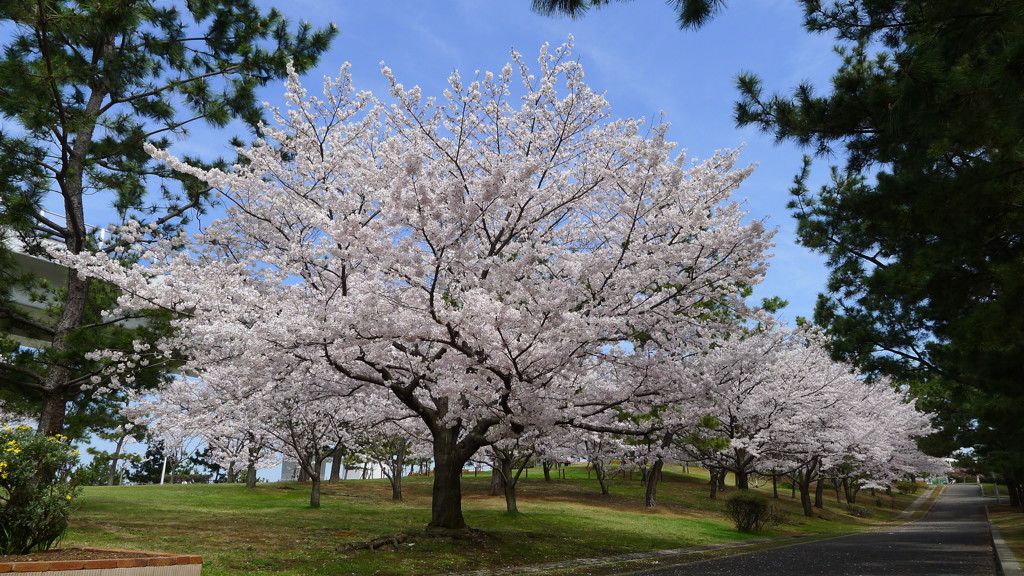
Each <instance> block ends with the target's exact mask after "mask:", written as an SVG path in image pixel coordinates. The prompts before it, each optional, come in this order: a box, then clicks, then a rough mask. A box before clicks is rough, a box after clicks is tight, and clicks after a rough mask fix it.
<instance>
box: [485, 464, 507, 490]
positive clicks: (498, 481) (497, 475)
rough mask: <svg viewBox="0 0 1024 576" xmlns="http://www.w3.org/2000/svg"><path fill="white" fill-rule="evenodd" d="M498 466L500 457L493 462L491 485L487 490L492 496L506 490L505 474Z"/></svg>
mask: <svg viewBox="0 0 1024 576" xmlns="http://www.w3.org/2000/svg"><path fill="white" fill-rule="evenodd" d="M498 466H499V463H498V459H497V458H495V459H494V460H493V461H492V462H491V485H490V489H489V490H488V492H487V493H488V494H489V495H491V496H497V495H498V494H502V493H503V492H504V491H505V476H504V475H502V473H501V470H500V469H499V468H498Z"/></svg>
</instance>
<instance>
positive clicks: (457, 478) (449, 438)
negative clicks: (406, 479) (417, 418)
mask: <svg viewBox="0 0 1024 576" xmlns="http://www.w3.org/2000/svg"><path fill="white" fill-rule="evenodd" d="M433 437H434V438H433V440H434V486H433V491H432V500H431V504H430V523H429V524H428V525H427V530H437V529H440V530H460V531H461V530H465V529H466V520H465V518H464V517H463V516H462V467H463V466H465V464H466V462H468V461H469V457H468V456H467V457H465V458H463V457H462V456H461V455H460V454H459V447H458V445H457V443H458V430H456V429H452V428H443V429H442V428H436V429H434V430H433Z"/></svg>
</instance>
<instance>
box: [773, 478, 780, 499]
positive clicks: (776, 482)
mask: <svg viewBox="0 0 1024 576" xmlns="http://www.w3.org/2000/svg"><path fill="white" fill-rule="evenodd" d="M772 497H774V498H775V499H776V500H778V499H779V477H778V475H777V474H774V473H772Z"/></svg>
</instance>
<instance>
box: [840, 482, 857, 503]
mask: <svg viewBox="0 0 1024 576" xmlns="http://www.w3.org/2000/svg"><path fill="white" fill-rule="evenodd" d="M843 492H844V493H845V495H846V503H847V504H856V503H857V486H856V482H853V481H851V480H850V479H849V478H843Z"/></svg>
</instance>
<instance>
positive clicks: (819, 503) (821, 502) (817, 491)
mask: <svg viewBox="0 0 1024 576" xmlns="http://www.w3.org/2000/svg"><path fill="white" fill-rule="evenodd" d="M814 507H815V508H825V479H824V478H822V477H821V476H819V477H818V483H817V484H816V485H815V486H814Z"/></svg>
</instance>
